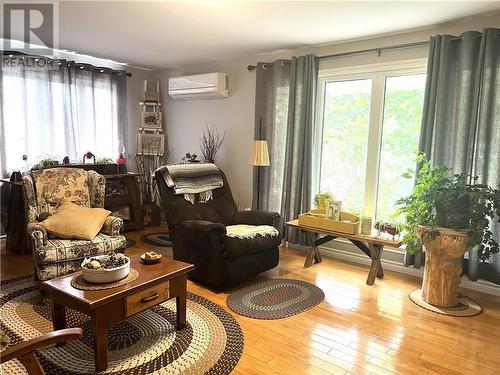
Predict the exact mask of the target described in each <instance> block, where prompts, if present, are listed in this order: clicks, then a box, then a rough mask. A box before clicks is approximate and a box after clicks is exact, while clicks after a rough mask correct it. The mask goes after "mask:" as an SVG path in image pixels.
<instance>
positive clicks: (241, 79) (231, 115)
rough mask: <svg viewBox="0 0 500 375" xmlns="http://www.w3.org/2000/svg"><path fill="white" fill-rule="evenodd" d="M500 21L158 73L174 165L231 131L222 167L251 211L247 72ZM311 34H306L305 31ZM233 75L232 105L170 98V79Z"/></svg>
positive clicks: (389, 57) (353, 60)
mask: <svg viewBox="0 0 500 375" xmlns="http://www.w3.org/2000/svg"><path fill="white" fill-rule="evenodd" d="M499 25H500V17H498V16H495V17H484V18H481V19H479V20H473V21H469V22H465V21H462V22H459V23H455V24H450V25H444V26H442V27H438V28H433V29H426V30H420V31H412V32H408V33H403V34H394V35H388V36H383V37H376V38H371V39H364V40H358V41H353V42H348V43H342V44H335V45H322V46H315V47H308V48H301V49H299V50H295V51H284V52H280V53H272V54H261V55H255V56H249V57H247V58H244V59H239V60H232V61H224V62H220V63H212V64H209V65H207V64H204V65H193V66H186V67H182V68H177V69H170V70H163V71H159V72H155V73H154V74H153V76H154V77H155V79H159V80H160V81H161V90H162V93H163V100H164V102H165V101H166V107H165V108H166V113H165V114H164V119H165V123H166V130H167V134H168V144H169V147H173V148H174V152H173V154H172V158H171V160H170V161H171V162H177V161H180V158H181V157H182V156H183V155H184V154H185V153H186V152H192V151H194V152H199V145H198V139H199V137H200V135H201V132H202V129H203V127H204V126H205V122H207V123H209V124H215V125H216V126H217V128H219V129H220V130H221V131H224V130H226V131H227V134H226V140H225V142H224V145H223V147H222V150H221V153H220V155H219V156H218V158H217V160H216V163H217V164H218V165H219V166H220V167H221V168H222V169H223V170H224V171H225V172H226V174H227V176H228V179H229V182H230V184H231V188H232V190H233V194H234V196H235V198H236V199H238V201H239V206H240V208H244V207H245V206H250V205H251V195H252V187H251V183H252V167H251V166H249V165H248V157H249V153H250V147H251V143H252V140H253V125H254V124H253V123H254V103H255V73H251V72H248V71H247V69H246V66H247V65H248V64H255V63H256V62H257V61H273V60H274V59H276V58H287V57H290V56H292V55H301V54H304V53H315V54H316V55H317V56H322V55H328V54H334V53H341V52H349V51H357V50H363V49H368V48H375V47H377V48H378V47H383V46H390V45H395V44H401V43H411V42H417V41H422V40H428V39H429V37H430V36H431V35H436V34H453V35H459V34H461V33H462V32H465V31H469V30H478V31H481V30H482V29H483V28H485V27H498V26H499ZM305 32H306V31H305ZM427 52H428V48H427V47H423V48H413V49H405V50H398V51H392V52H383V53H382V54H381V55H380V56H377V55H376V54H370V55H363V56H355V57H350V58H342V59H335V60H323V61H322V62H321V63H320V70H321V69H328V68H334V67H342V66H355V65H366V64H372V63H381V62H386V61H394V60H409V59H414V58H422V57H426V56H427ZM214 71H220V72H226V73H229V80H230V89H231V95H230V97H229V98H227V99H216V100H195V101H173V100H171V99H170V98H167V94H166V93H167V85H168V77H171V76H177V75H186V74H197V73H207V72H214Z"/></svg>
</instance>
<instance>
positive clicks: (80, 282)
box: [71, 268, 139, 290]
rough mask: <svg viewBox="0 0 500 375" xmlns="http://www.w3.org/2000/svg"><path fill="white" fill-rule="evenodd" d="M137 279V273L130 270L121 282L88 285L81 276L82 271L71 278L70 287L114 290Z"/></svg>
mask: <svg viewBox="0 0 500 375" xmlns="http://www.w3.org/2000/svg"><path fill="white" fill-rule="evenodd" d="M138 277H139V272H137V271H136V270H134V269H133V268H131V269H130V272H129V273H128V275H127V276H126V277H124V278H123V279H121V280H117V281H113V282H112V283H102V284H97V283H89V282H88V281H86V280H85V279H84V278H83V276H82V271H78V272H76V274H75V276H73V278H72V279H71V286H72V287H73V288H76V289H80V290H103V289H110V288H116V287H117V286H122V285H125V284H128V283H130V282H132V281H134V280H135V279H137V278H138Z"/></svg>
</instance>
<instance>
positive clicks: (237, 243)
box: [223, 235, 281, 258]
mask: <svg viewBox="0 0 500 375" xmlns="http://www.w3.org/2000/svg"><path fill="white" fill-rule="evenodd" d="M223 243H224V249H225V251H224V254H223V258H234V257H240V256H245V255H249V254H254V253H259V252H261V251H266V250H270V249H272V250H275V249H276V247H278V246H279V245H280V243H281V237H280V236H269V235H268V236H261V235H257V236H255V237H254V238H234V237H229V236H224V238H223Z"/></svg>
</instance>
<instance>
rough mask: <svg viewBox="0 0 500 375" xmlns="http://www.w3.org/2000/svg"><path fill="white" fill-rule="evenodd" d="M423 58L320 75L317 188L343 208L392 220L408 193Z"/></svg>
mask: <svg viewBox="0 0 500 375" xmlns="http://www.w3.org/2000/svg"><path fill="white" fill-rule="evenodd" d="M424 72H425V62H421V63H420V62H419V63H418V64H415V63H413V64H412V66H411V67H406V68H404V69H401V67H399V68H396V67H394V66H391V67H387V66H385V67H379V68H378V69H377V68H376V67H375V68H372V69H370V68H369V67H364V68H363V71H362V72H359V71H358V72H352V73H348V74H346V70H344V71H337V72H335V71H333V72H331V74H328V75H323V76H320V81H319V83H320V84H319V90H320V92H319V98H320V100H319V114H320V115H319V116H318V118H319V121H320V126H319V128H320V129H322V144H321V173H320V184H319V186H320V190H321V191H329V192H331V193H333V195H334V196H335V198H336V199H337V200H340V201H342V207H343V209H345V210H347V211H353V212H358V213H360V212H361V211H363V213H364V215H368V216H373V217H374V218H375V219H376V220H390V219H391V218H392V217H393V216H394V214H395V212H396V208H395V205H394V204H395V201H396V200H397V199H399V198H401V197H403V196H405V195H407V194H409V193H410V192H411V190H412V187H413V181H414V180H413V179H404V178H402V177H401V175H402V174H403V173H404V172H406V171H408V170H412V171H413V172H414V171H415V156H416V153H417V149H418V142H419V134H420V123H421V116H422V106H423V96H424V88H425V78H426V75H425V73H424Z"/></svg>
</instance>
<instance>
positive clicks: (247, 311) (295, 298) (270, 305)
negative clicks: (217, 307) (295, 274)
mask: <svg viewBox="0 0 500 375" xmlns="http://www.w3.org/2000/svg"><path fill="white" fill-rule="evenodd" d="M324 299H325V294H324V293H323V291H322V290H321V289H320V288H318V287H317V286H316V285H313V284H310V283H306V282H305V281H301V280H292V279H273V280H267V281H263V282H260V283H257V284H254V285H251V286H249V287H246V288H243V289H240V290H238V291H236V292H233V293H231V294H230V295H229V296H228V297H227V301H226V303H227V305H228V306H229V308H230V309H231V310H233V311H234V312H236V313H238V314H240V315H243V316H247V317H249V318H254V319H281V318H286V317H289V316H292V315H296V314H298V313H301V312H303V311H306V310H309V309H311V308H313V307H314V306H316V305H318V304H319V303H321V302H322V301H323V300H324Z"/></svg>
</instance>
